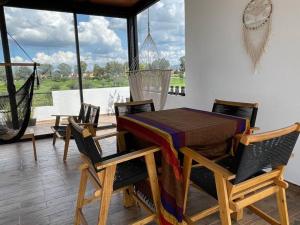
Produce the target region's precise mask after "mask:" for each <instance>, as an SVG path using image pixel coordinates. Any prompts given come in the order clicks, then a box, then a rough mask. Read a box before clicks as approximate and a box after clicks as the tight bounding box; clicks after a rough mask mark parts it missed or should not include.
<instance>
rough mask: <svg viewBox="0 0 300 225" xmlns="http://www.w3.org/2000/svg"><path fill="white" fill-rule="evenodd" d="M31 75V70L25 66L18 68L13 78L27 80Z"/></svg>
mask: <svg viewBox="0 0 300 225" xmlns="http://www.w3.org/2000/svg"><path fill="white" fill-rule="evenodd" d="M31 73H32V70H31V69H30V68H28V67H27V66H20V67H18V68H17V69H16V70H15V78H16V79H17V80H19V79H27V78H28V77H29V75H30V74H31Z"/></svg>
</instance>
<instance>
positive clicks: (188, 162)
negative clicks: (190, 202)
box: [183, 155, 192, 213]
mask: <svg viewBox="0 0 300 225" xmlns="http://www.w3.org/2000/svg"><path fill="white" fill-rule="evenodd" d="M191 169H192V158H191V157H190V156H188V155H185V156H184V161H183V190H184V199H183V201H184V202H183V213H185V210H186V204H187V198H188V192H189V189H190V188H189V187H190V175H191Z"/></svg>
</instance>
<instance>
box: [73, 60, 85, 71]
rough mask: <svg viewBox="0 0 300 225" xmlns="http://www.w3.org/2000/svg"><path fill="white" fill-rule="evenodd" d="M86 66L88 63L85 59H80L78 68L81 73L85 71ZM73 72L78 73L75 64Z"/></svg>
mask: <svg viewBox="0 0 300 225" xmlns="http://www.w3.org/2000/svg"><path fill="white" fill-rule="evenodd" d="M87 67H88V65H87V63H86V62H85V61H80V68H81V73H82V74H83V73H85V72H87ZM74 73H75V74H78V66H77V64H76V65H74Z"/></svg>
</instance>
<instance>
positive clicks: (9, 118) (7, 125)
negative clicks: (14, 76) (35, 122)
mask: <svg viewBox="0 0 300 225" xmlns="http://www.w3.org/2000/svg"><path fill="white" fill-rule="evenodd" d="M8 35H9V34H8ZM9 36H11V35H9ZM11 38H12V40H13V41H15V42H16V43H17V45H18V46H19V47H20V48H21V49H22V51H23V52H24V53H25V54H26V55H27V56H28V54H27V53H26V52H25V50H24V49H23V48H22V47H21V46H20V45H19V43H18V42H17V41H16V40H15V39H14V38H13V37H12V36H11ZM30 59H31V58H30ZM31 60H32V59H31ZM32 61H33V60H32ZM37 65H39V64H37V63H35V62H33V63H2V64H1V66H33V72H32V73H31V75H30V76H29V77H28V79H27V80H26V81H25V83H24V84H23V86H22V87H21V88H19V90H17V91H16V92H15V94H14V95H13V96H10V95H0V144H10V143H14V142H17V141H18V140H20V139H21V138H22V136H23V135H24V133H25V131H26V129H27V127H28V123H29V119H30V114H31V105H32V98H33V92H34V83H35V79H37V85H39V80H38V76H37ZM12 98H13V99H14V100H15V103H16V105H15V106H13V105H12V104H11V103H12V102H11V99H12Z"/></svg>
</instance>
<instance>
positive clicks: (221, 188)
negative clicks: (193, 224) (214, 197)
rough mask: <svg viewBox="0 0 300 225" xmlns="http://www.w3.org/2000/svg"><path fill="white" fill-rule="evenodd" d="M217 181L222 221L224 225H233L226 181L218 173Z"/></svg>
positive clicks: (216, 175)
mask: <svg viewBox="0 0 300 225" xmlns="http://www.w3.org/2000/svg"><path fill="white" fill-rule="evenodd" d="M215 180H216V187H217V193H218V201H219V206H220V219H221V222H222V225H231V218H230V209H229V201H228V194H227V188H226V180H225V179H224V178H223V177H222V176H221V175H219V174H216V173H215Z"/></svg>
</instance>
